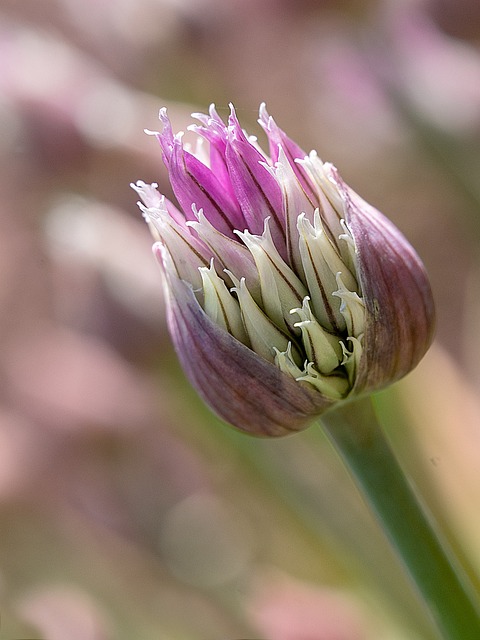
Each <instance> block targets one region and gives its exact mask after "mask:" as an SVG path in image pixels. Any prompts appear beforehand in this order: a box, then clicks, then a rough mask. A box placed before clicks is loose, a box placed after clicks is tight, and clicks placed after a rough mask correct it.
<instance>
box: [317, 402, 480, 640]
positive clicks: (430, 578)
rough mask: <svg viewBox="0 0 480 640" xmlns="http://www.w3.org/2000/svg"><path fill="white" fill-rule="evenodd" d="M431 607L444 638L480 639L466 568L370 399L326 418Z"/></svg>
mask: <svg viewBox="0 0 480 640" xmlns="http://www.w3.org/2000/svg"><path fill="white" fill-rule="evenodd" d="M321 422H322V425H323V427H324V429H325V431H326V433H327V434H328V436H329V438H330V440H331V441H332V443H333V445H334V446H335V448H336V449H337V451H338V453H339V454H340V456H341V457H342V459H343V461H344V462H345V464H346V465H347V467H348V468H349V470H350V472H351V474H352V475H353V476H354V479H355V480H356V482H357V485H358V487H359V488H360V490H361V491H362V493H363V496H364V498H365V499H366V501H367V502H368V503H369V505H370V507H371V508H372V509H373V511H374V513H375V514H376V516H377V518H378V520H379V522H380V524H381V525H382V527H383V529H384V531H385V533H386V535H387V536H388V538H389V539H390V542H391V543H392V545H393V547H394V548H395V550H396V552H397V553H398V555H399V557H400V559H401V560H402V562H403V565H404V567H405V569H406V571H407V572H408V574H409V576H410V578H411V579H412V581H413V583H414V585H415V586H416V588H417V591H418V593H419V594H420V596H421V597H422V598H423V601H424V603H425V604H426V605H427V607H428V609H429V611H430V614H431V616H432V618H433V620H434V622H435V623H436V625H437V628H438V630H439V631H440V633H441V636H440V637H441V638H443V639H444V640H478V639H479V638H480V605H479V603H478V602H476V600H475V595H474V592H473V589H472V588H471V587H470V585H469V584H468V581H467V579H466V577H465V576H464V575H463V571H462V569H461V568H460V567H459V566H458V563H457V562H456V560H455V559H454V558H453V555H452V553H451V552H450V551H449V550H448V549H447V548H446V545H445V544H444V543H443V542H442V541H440V539H439V536H438V533H437V532H436V530H435V528H436V525H435V524H434V523H433V520H432V518H431V516H430V514H429V513H427V511H426V510H425V508H424V506H423V505H422V504H421V503H420V501H419V499H418V497H417V495H416V493H415V490H414V489H413V488H412V486H411V485H410V484H409V482H408V480H407V479H406V477H405V475H404V473H403V471H402V469H401V468H400V465H399V464H398V462H397V460H396V458H395V456H394V454H393V452H392V450H391V448H390V446H389V444H388V442H387V440H386V437H385V435H384V433H383V431H382V429H381V427H380V426H379V424H378V420H377V417H376V415H375V412H374V410H373V407H372V404H371V400H370V399H361V400H357V401H353V402H350V403H346V404H344V405H343V406H340V407H339V408H337V409H335V410H333V411H330V412H328V413H327V414H325V415H324V416H323V417H322V419H321Z"/></svg>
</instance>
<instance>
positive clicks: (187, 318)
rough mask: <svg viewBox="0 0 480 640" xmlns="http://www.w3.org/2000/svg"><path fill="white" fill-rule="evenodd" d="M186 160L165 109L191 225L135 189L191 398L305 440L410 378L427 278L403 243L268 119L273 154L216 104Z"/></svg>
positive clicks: (428, 317) (240, 420)
mask: <svg viewBox="0 0 480 640" xmlns="http://www.w3.org/2000/svg"><path fill="white" fill-rule="evenodd" d="M194 117H196V118H197V119H198V120H199V121H200V123H201V124H200V125H194V126H192V127H190V129H192V130H193V131H195V133H197V134H198V135H200V136H201V137H203V138H204V139H205V140H206V141H207V143H208V145H209V154H208V155H205V154H204V155H200V154H199V153H197V154H196V153H194V152H192V151H191V149H189V150H187V149H185V148H184V145H183V143H182V138H181V135H178V134H177V135H174V134H173V132H172V128H171V125H170V122H169V119H168V117H167V114H166V111H165V110H164V109H162V110H161V112H160V119H161V120H162V123H163V131H162V132H161V133H157V134H156V136H157V138H158V140H159V142H160V145H161V147H162V150H163V158H164V161H165V164H166V166H167V169H168V171H169V176H170V180H171V183H172V188H173V191H174V193H175V196H176V198H177V200H178V203H179V205H180V207H181V211H180V210H179V209H177V208H176V207H175V206H174V205H173V204H172V203H170V202H169V201H168V200H166V199H165V198H164V197H163V196H160V194H158V192H157V191H156V185H146V184H145V183H143V182H137V184H136V185H132V187H133V188H134V189H135V190H136V191H137V193H138V194H139V196H140V197H141V199H142V203H139V206H140V208H141V209H142V211H143V214H144V216H145V219H146V220H147V222H148V223H149V226H150V228H151V230H152V233H153V235H154V237H155V239H156V242H155V244H154V254H155V256H156V257H157V259H158V260H159V262H160V264H161V265H162V267H163V271H164V274H165V278H164V282H165V291H166V300H167V313H168V326H169V329H170V333H171V336H172V340H173V343H174V346H175V349H176V351H177V353H178V356H179V358H180V361H181V363H182V366H183V367H184V369H185V372H186V374H187V376H188V377H189V379H190V381H191V382H192V384H193V385H194V386H195V387H196V388H197V390H198V391H199V393H200V394H201V395H202V397H203V398H204V399H205V401H206V402H207V403H208V404H209V405H210V406H211V407H212V409H213V410H214V411H216V413H217V414H218V415H219V416H221V417H222V418H223V419H224V420H226V421H227V422H230V423H231V424H233V425H235V426H236V427H238V428H240V429H242V430H243V431H247V432H249V433H252V434H255V435H266V436H278V435H283V434H286V433H290V432H292V431H298V430H300V429H302V428H304V427H306V426H307V425H308V424H309V422H310V421H311V420H312V419H313V418H315V417H316V416H319V415H321V414H322V413H323V412H324V411H327V410H328V409H329V408H330V407H332V406H334V405H335V404H336V403H339V402H344V401H346V400H348V399H351V398H353V397H355V396H358V395H360V394H365V393H370V392H373V391H376V390H378V389H381V388H382V387H385V386H386V385H388V384H390V383H392V382H394V381H395V380H398V379H399V378H401V377H402V376H404V375H405V374H406V373H408V372H409V371H410V370H411V369H413V368H414V367H415V366H416V364H417V363H418V362H419V360H420V359H421V358H422V356H423V355H424V353H425V352H426V350H427V349H428V347H429V345H430V342H431V340H432V335H433V325H434V307H433V300H432V294H431V290H430V286H429V283H428V279H427V277H426V274H425V270H424V268H423V265H422V263H421V261H420V259H419V258H418V256H417V255H416V253H415V251H414V250H413V249H412V247H411V246H410V244H409V243H408V242H407V241H406V239H405V238H404V237H403V235H402V234H401V233H400V232H399V231H398V229H396V228H395V227H394V225H393V224H392V223H391V222H389V221H388V220H387V219H386V218H385V217H384V216H383V215H382V214H381V213H380V212H378V211H377V210H376V209H374V208H373V207H371V206H370V205H369V204H367V203H366V202H365V201H364V200H362V199H361V198H360V197H359V196H358V195H357V194H356V193H355V192H354V191H353V190H352V189H350V187H348V186H347V185H346V184H345V183H344V182H343V180H342V179H341V177H340V176H339V175H338V173H337V170H336V169H335V168H334V167H333V166H332V165H331V164H329V163H323V162H322V161H321V160H320V158H319V157H318V156H317V154H316V153H315V152H311V153H310V154H308V155H307V154H305V153H304V152H303V151H302V150H301V149H300V147H298V145H296V144H295V143H294V142H293V141H292V140H290V138H288V136H287V135H286V134H285V133H284V132H283V131H282V130H281V129H280V128H279V127H278V126H277V125H276V123H275V122H274V120H273V119H272V118H271V117H270V116H269V115H268V113H267V111H266V108H265V105H262V106H261V107H260V119H259V122H260V124H261V125H262V127H263V128H264V130H265V133H266V135H267V137H268V141H269V147H270V156H268V155H267V154H265V153H264V152H263V151H261V149H260V148H259V147H258V145H257V142H256V140H255V139H254V138H251V137H249V136H248V135H247V134H246V133H245V132H244V131H243V130H242V129H241V127H240V124H239V122H238V120H237V117H236V114H235V110H234V109H233V107H232V108H231V114H230V117H229V119H228V122H227V124H225V123H223V121H222V120H221V118H220V117H219V116H218V114H217V112H216V111H215V108H214V107H213V106H212V107H211V108H210V111H209V115H202V114H195V116H194Z"/></svg>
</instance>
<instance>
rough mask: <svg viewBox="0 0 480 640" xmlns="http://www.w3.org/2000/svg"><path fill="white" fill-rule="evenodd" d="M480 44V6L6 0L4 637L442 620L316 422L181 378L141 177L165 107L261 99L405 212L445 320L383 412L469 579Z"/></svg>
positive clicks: (329, 630)
mask: <svg viewBox="0 0 480 640" xmlns="http://www.w3.org/2000/svg"><path fill="white" fill-rule="evenodd" d="M479 42H480V12H479V10H478V3H477V2H476V1H475V0H462V1H461V2H458V1H457V0H430V1H429V2H427V0H425V1H423V2H422V1H421V0H417V1H414V0H411V1H407V0H403V1H401V2H393V1H392V2H388V1H387V0H378V1H377V2H373V1H367V0H365V1H364V2H363V3H358V2H355V3H354V2H348V1H347V0H340V1H338V2H333V1H332V0H330V1H328V0H324V1H323V2H322V1H318V2H315V1H313V0H310V1H309V0H231V1H229V2H220V0H176V1H173V0H119V1H117V2H113V0H111V1H108V2H97V1H93V0H84V1H82V2H81V1H80V0H24V1H23V2H16V1H15V0H3V2H2V3H1V7H0V47H1V50H0V51H1V53H0V176H1V178H0V180H1V183H0V196H1V198H0V274H1V277H0V620H1V627H0V638H5V639H13V638H21V637H32V638H33V637H35V638H43V639H45V640H65V638H69V640H77V638H78V640H113V639H115V640H127V639H131V638H135V639H136V640H154V639H157V638H162V640H177V639H179V640H180V639H181V640H185V639H187V640H190V639H192V640H196V639H197V638H200V639H201V638H204V639H207V638H208V640H227V639H232V640H233V639H235V638H237V639H238V638H269V639H272V640H273V639H274V640H294V638H298V637H300V636H301V637H302V638H305V640H306V639H308V640H323V639H325V640H326V639H327V638H332V637H335V638H339V639H345V640H347V639H348V640H367V639H368V640H374V639H376V638H378V639H380V638H381V639H382V640H383V639H385V638H392V639H393V638H395V639H400V638H408V639H409V640H410V639H412V638H415V637H419V636H417V635H416V634H420V633H423V634H424V635H422V637H425V638H428V637H429V635H428V634H429V631H428V626H427V625H426V623H425V621H424V620H423V614H422V612H421V611H420V610H419V608H418V606H417V605H416V604H415V600H414V596H413V594H412V592H411V591H410V589H409V587H408V585H407V583H406V581H405V579H404V578H403V575H402V573H401V569H400V568H399V566H398V564H397V563H396V561H395V560H394V558H393V556H392V554H391V552H390V551H389V549H388V546H387V544H386V542H385V541H384V540H383V538H382V536H381V534H380V533H379V531H378V529H377V528H376V525H375V523H374V522H373V520H372V519H371V517H370V515H369V514H368V512H367V511H366V509H365V508H364V506H363V505H362V504H361V502H360V500H359V498H358V496H357V494H356V492H355V491H354V490H353V488H352V486H351V485H350V481H349V478H348V477H346V474H345V472H344V471H343V469H342V468H341V467H340V465H339V463H338V461H337V459H336V458H335V456H334V455H333V454H332V453H331V451H330V449H329V447H328V446H327V445H326V443H325V442H324V440H323V437H322V435H321V433H320V432H319V430H318V429H317V428H315V427H314V428H312V429H310V430H309V431H307V432H305V433H304V434H300V435H298V436H295V437H292V438H288V439H286V440H281V441H275V442H263V441H258V440H254V439H249V438H248V437H247V436H243V435H241V434H237V433H236V432H233V431H231V430H230V429H228V428H227V427H225V426H224V425H222V424H220V423H219V421H218V420H216V419H215V418H213V417H212V416H211V415H210V414H209V413H208V411H207V410H206V409H205V408H204V407H203V405H202V404H201V402H200V401H199V400H198V398H197V397H196V396H195V394H194V392H193V391H192V390H191V389H190V388H189V387H188V385H187V384H186V382H185V380H184V379H183V377H182V374H181V372H180V370H179V367H178V365H177V362H176V358H175V356H174V354H173V352H172V349H171V346H170V342H169V339H168V336H167V334H166V330H165V324H164V316H163V305H162V287H161V274H160V272H159V270H158V269H157V267H156V266H155V264H154V261H153V258H151V255H150V243H151V241H150V237H149V234H148V230H147V229H146V227H145V225H144V224H143V222H142V221H141V220H140V219H139V216H138V214H137V210H136V206H135V194H134V193H133V192H132V191H131V190H130V189H129V187H128V184H129V182H131V181H132V180H136V179H138V178H142V179H144V180H150V181H156V182H158V183H159V184H160V189H161V190H163V191H165V192H166V193H167V194H168V193H169V191H168V185H167V184H166V173H165V171H164V169H163V167H162V163H161V159H160V151H159V149H158V147H157V144H156V142H155V141H154V140H153V139H152V138H149V137H147V136H144V135H143V133H142V131H143V129H144V128H145V127H146V128H150V129H155V128H157V126H158V125H157V121H156V114H157V112H158V109H159V107H161V106H163V105H166V106H167V107H168V108H169V114H170V116H171V118H172V120H173V121H174V126H175V128H176V129H177V128H182V127H184V126H185V125H186V124H187V116H188V115H189V113H190V112H191V111H199V110H203V111H204V110H205V109H206V108H207V107H208V103H209V102H211V101H214V102H216V104H217V107H218V109H219V111H220V113H226V106H227V103H228V102H229V101H232V102H234V103H235V105H236V107H237V110H238V112H239V114H240V116H241V119H242V121H243V122H245V123H246V124H248V125H249V126H248V128H249V130H252V129H254V128H255V118H256V109H257V107H258V104H259V103H260V102H261V101H262V100H266V102H267V104H268V107H269V110H270V111H271V113H274V114H275V117H276V119H277V121H278V123H279V124H280V126H282V128H284V129H285V130H286V131H288V133H289V134H290V135H291V136H292V137H293V138H295V139H297V140H298V141H299V143H300V144H301V145H302V146H303V147H306V148H308V149H310V148H316V149H317V150H318V151H319V153H320V155H321V156H322V157H323V158H324V159H326V160H327V159H328V160H331V161H332V162H334V163H335V164H337V165H338V166H339V167H340V168H341V170H342V174H343V175H344V176H345V178H346V179H347V180H348V182H349V183H350V184H352V186H353V187H354V188H355V189H356V190H357V191H359V192H360V193H362V195H364V196H365V197H366V199H367V200H369V201H371V202H372V203H374V204H375V205H376V206H377V207H378V208H379V209H381V210H382V211H384V212H385V213H386V214H387V215H389V216H390V217H391V218H392V219H393V220H394V222H395V223H396V224H397V226H398V227H399V228H400V229H401V230H402V231H403V232H404V233H405V234H406V235H407V237H408V238H409V240H410V241H411V242H412V244H413V245H414V246H415V247H416V249H417V250H418V252H419V254H420V255H421V256H422V257H423V259H424V261H425V263H426V265H427V268H428V270H429V272H430V275H431V279H432V284H433V288H434V292H435V296H436V299H437V305H438V317H439V322H438V339H437V344H436V345H435V347H434V349H432V351H431V353H430V354H429V356H427V358H426V359H425V361H424V362H423V363H422V364H421V365H420V366H419V367H418V369H417V370H416V371H415V372H414V373H413V374H412V375H411V376H409V378H407V380H405V381H404V382H402V383H400V384H399V385H397V386H396V387H395V388H394V389H393V390H391V391H389V392H386V393H384V394H382V396H381V397H380V398H379V407H380V411H381V413H382V416H383V417H384V418H385V424H387V425H389V435H390V437H391V438H392V440H393V442H394V444H395V447H396V450H397V451H398V452H399V454H400V455H401V458H402V460H403V463H404V464H405V466H406V467H407V468H408V469H409V471H410V473H411V474H412V476H413V477H414V478H415V480H416V482H417V484H418V485H419V487H420V489H421V491H422V492H423V494H424V495H425V496H427V497H428V499H429V500H430V501H431V503H432V504H433V506H434V510H435V512H436V515H437V517H438V518H439V519H440V520H441V522H442V523H443V525H444V529H445V533H446V535H447V536H450V537H451V538H452V539H453V538H455V539H456V545H457V550H458V551H459V553H460V554H461V556H462V557H464V558H468V561H469V563H470V566H471V571H475V570H476V571H477V573H478V572H479V571H480V543H479V540H480V535H479V532H480V522H479V516H478V504H479V500H480V495H479V492H480V481H479V480H480V478H479V471H478V470H479V469H480V460H479V458H480V426H479V425H480V419H479V416H480V405H479V402H478V386H479V384H480V367H479V364H478V363H479V362H480V338H479V335H478V330H477V328H478V321H479V319H480V303H479V295H478V292H479V273H480V270H479V264H478V254H479V245H480V188H479V185H480V181H479V174H480V152H479V151H478V149H479V148H480V145H479V142H480V49H479ZM259 135H260V134H259ZM170 195H171V194H170ZM477 584H478V581H477ZM422 630H423V631H422Z"/></svg>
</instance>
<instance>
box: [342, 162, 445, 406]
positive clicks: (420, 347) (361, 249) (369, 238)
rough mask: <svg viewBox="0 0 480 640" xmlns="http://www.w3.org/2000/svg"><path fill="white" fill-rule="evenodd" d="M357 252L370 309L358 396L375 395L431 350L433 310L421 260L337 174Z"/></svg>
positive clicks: (358, 378)
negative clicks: (373, 392)
mask: <svg viewBox="0 0 480 640" xmlns="http://www.w3.org/2000/svg"><path fill="white" fill-rule="evenodd" d="M336 179H337V181H338V182H337V183H338V187H339V189H340V191H341V193H342V195H343V197H344V199H345V208H346V222H347V224H348V226H349V229H350V230H351V233H352V235H353V238H354V240H355V245H356V248H357V259H358V276H359V280H360V283H361V286H362V291H363V298H364V301H365V305H366V309H367V320H366V327H365V335H364V338H363V354H362V357H361V360H360V365H359V371H358V377H357V380H356V382H355V386H354V389H353V392H354V393H360V392H364V391H374V390H376V389H379V388H381V387H383V386H385V385H386V384H390V383H391V382H394V381H395V380H398V379H399V378H401V377H402V376H404V375H406V374H407V373H408V372H409V371H411V370H412V369H413V368H414V367H415V366H416V365H417V364H418V362H419V361H420V360H421V358H422V357H423V356H424V354H425V352H426V351H427V349H428V347H429V346H430V344H431V342H432V339H433V333H434V325H435V310H434V304H433V297H432V292H431V289H430V284H429V281H428V278H427V275H426V273H425V269H424V267H423V264H422V262H421V261H420V258H419V257H418V256H417V254H416V253H415V251H414V250H413V248H412V247H411V245H410V244H409V243H408V241H407V240H406V238H405V237H404V236H403V235H402V234H401V233H400V231H399V230H398V229H397V228H396V227H395V226H394V225H393V224H392V223H391V222H390V221H389V220H388V219H387V218H385V216H383V215H382V214H381V213H380V212H379V211H377V210H376V209H374V208H373V207H372V206H371V205H369V204H368V203H366V202H365V201H364V200H362V198H360V196H358V195H357V194H356V193H355V192H354V191H353V190H351V189H350V188H349V187H347V185H345V183H344V182H343V181H342V180H341V178H340V177H339V176H338V174H337V177H336Z"/></svg>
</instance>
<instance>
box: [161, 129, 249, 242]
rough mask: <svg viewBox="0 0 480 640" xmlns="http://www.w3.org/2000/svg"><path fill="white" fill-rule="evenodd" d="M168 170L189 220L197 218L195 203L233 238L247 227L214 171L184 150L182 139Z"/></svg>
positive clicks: (222, 230) (173, 153)
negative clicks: (242, 227)
mask: <svg viewBox="0 0 480 640" xmlns="http://www.w3.org/2000/svg"><path fill="white" fill-rule="evenodd" d="M168 169H169V176H170V182H171V185H172V189H173V192H174V193H175V196H176V198H177V200H178V202H179V204H180V206H181V207H182V209H183V211H184V212H185V217H186V218H187V219H188V220H194V219H195V216H194V213H193V211H192V204H195V205H196V207H197V210H198V209H203V212H204V214H205V217H206V218H207V220H208V221H209V222H211V224H213V226H214V227H216V228H217V229H218V230H219V231H221V232H222V233H224V234H225V235H228V236H230V237H232V238H233V237H234V235H233V229H237V228H238V227H241V226H242V225H243V224H245V222H244V218H243V216H242V213H241V211H240V208H239V206H238V205H237V204H236V203H235V202H234V201H233V199H232V198H231V197H230V196H229V195H228V189H225V187H224V186H223V185H222V184H221V183H220V181H219V180H218V179H217V178H216V176H215V175H214V174H213V172H212V171H211V170H210V169H209V168H208V167H206V166H205V165H204V164H203V163H202V162H200V160H198V159H197V158H196V157H195V156H194V155H192V154H191V153H188V152H187V151H185V150H184V149H183V146H182V143H181V141H180V139H178V138H176V139H175V143H174V145H173V149H172V154H171V159H170V164H169V167H168Z"/></svg>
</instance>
